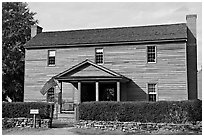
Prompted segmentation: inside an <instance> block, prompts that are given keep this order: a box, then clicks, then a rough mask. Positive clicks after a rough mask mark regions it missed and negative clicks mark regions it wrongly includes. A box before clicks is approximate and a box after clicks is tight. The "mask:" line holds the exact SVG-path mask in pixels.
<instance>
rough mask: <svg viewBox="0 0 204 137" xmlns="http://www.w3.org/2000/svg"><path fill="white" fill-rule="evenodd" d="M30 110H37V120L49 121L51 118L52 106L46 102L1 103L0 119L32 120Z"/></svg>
mask: <svg viewBox="0 0 204 137" xmlns="http://www.w3.org/2000/svg"><path fill="white" fill-rule="evenodd" d="M30 109H39V114H38V115H36V117H38V118H42V119H50V118H52V117H53V111H54V104H50V103H46V102H11V103H7V102H3V103H2V117H3V118H18V117H25V118H32V117H33V114H30Z"/></svg>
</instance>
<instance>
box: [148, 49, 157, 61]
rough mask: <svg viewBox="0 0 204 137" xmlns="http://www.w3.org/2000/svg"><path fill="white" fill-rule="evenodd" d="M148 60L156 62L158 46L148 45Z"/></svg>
mask: <svg viewBox="0 0 204 137" xmlns="http://www.w3.org/2000/svg"><path fill="white" fill-rule="evenodd" d="M147 62H148V63H156V46H147Z"/></svg>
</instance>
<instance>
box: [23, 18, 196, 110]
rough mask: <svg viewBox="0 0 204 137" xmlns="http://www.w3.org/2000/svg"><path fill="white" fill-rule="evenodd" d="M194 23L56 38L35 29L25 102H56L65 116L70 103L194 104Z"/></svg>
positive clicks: (74, 32) (86, 31)
mask: <svg viewBox="0 0 204 137" xmlns="http://www.w3.org/2000/svg"><path fill="white" fill-rule="evenodd" d="M196 18H197V15H187V16H186V23H178V24H166V25H152V26H137V27H120V28H104V29H84V30H71V31H53V32H42V28H41V27H39V26H33V27H32V28H31V35H32V37H33V38H32V39H31V40H30V41H29V42H28V43H27V44H26V45H25V49H26V50H25V88H24V92H25V93H24V101H51V102H52V101H54V100H57V101H58V103H59V104H60V105H61V106H62V108H61V109H64V110H66V108H67V106H66V103H67V102H73V103H79V102H84V101H160V100H188V99H196V98H197V51H196V50H197V44H196ZM55 82H57V83H58V84H57V85H56V84H55ZM40 91H41V92H40Z"/></svg>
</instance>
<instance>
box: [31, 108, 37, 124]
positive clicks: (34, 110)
mask: <svg viewBox="0 0 204 137" xmlns="http://www.w3.org/2000/svg"><path fill="white" fill-rule="evenodd" d="M30 114H33V127H34V128H36V117H35V115H36V114H39V109H31V110H30Z"/></svg>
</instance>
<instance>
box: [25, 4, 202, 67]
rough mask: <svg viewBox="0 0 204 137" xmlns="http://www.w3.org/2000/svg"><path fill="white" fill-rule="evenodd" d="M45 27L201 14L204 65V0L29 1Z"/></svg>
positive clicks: (181, 19)
mask: <svg viewBox="0 0 204 137" xmlns="http://www.w3.org/2000/svg"><path fill="white" fill-rule="evenodd" d="M28 7H29V9H30V10H31V11H32V12H36V13H37V14H36V15H35V16H34V17H35V19H37V20H38V22H39V23H38V24H39V26H41V27H43V31H65V30H78V29H92V28H94V29H95V28H110V27H111V28H112V27H129V26H144V25H155V24H171V23H186V15H188V14H197V43H198V48H197V51H198V70H200V69H201V65H202V3H201V2H164V3H162V2H144V3H142V2H92V3H91V2H76V3H74V2H28Z"/></svg>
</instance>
